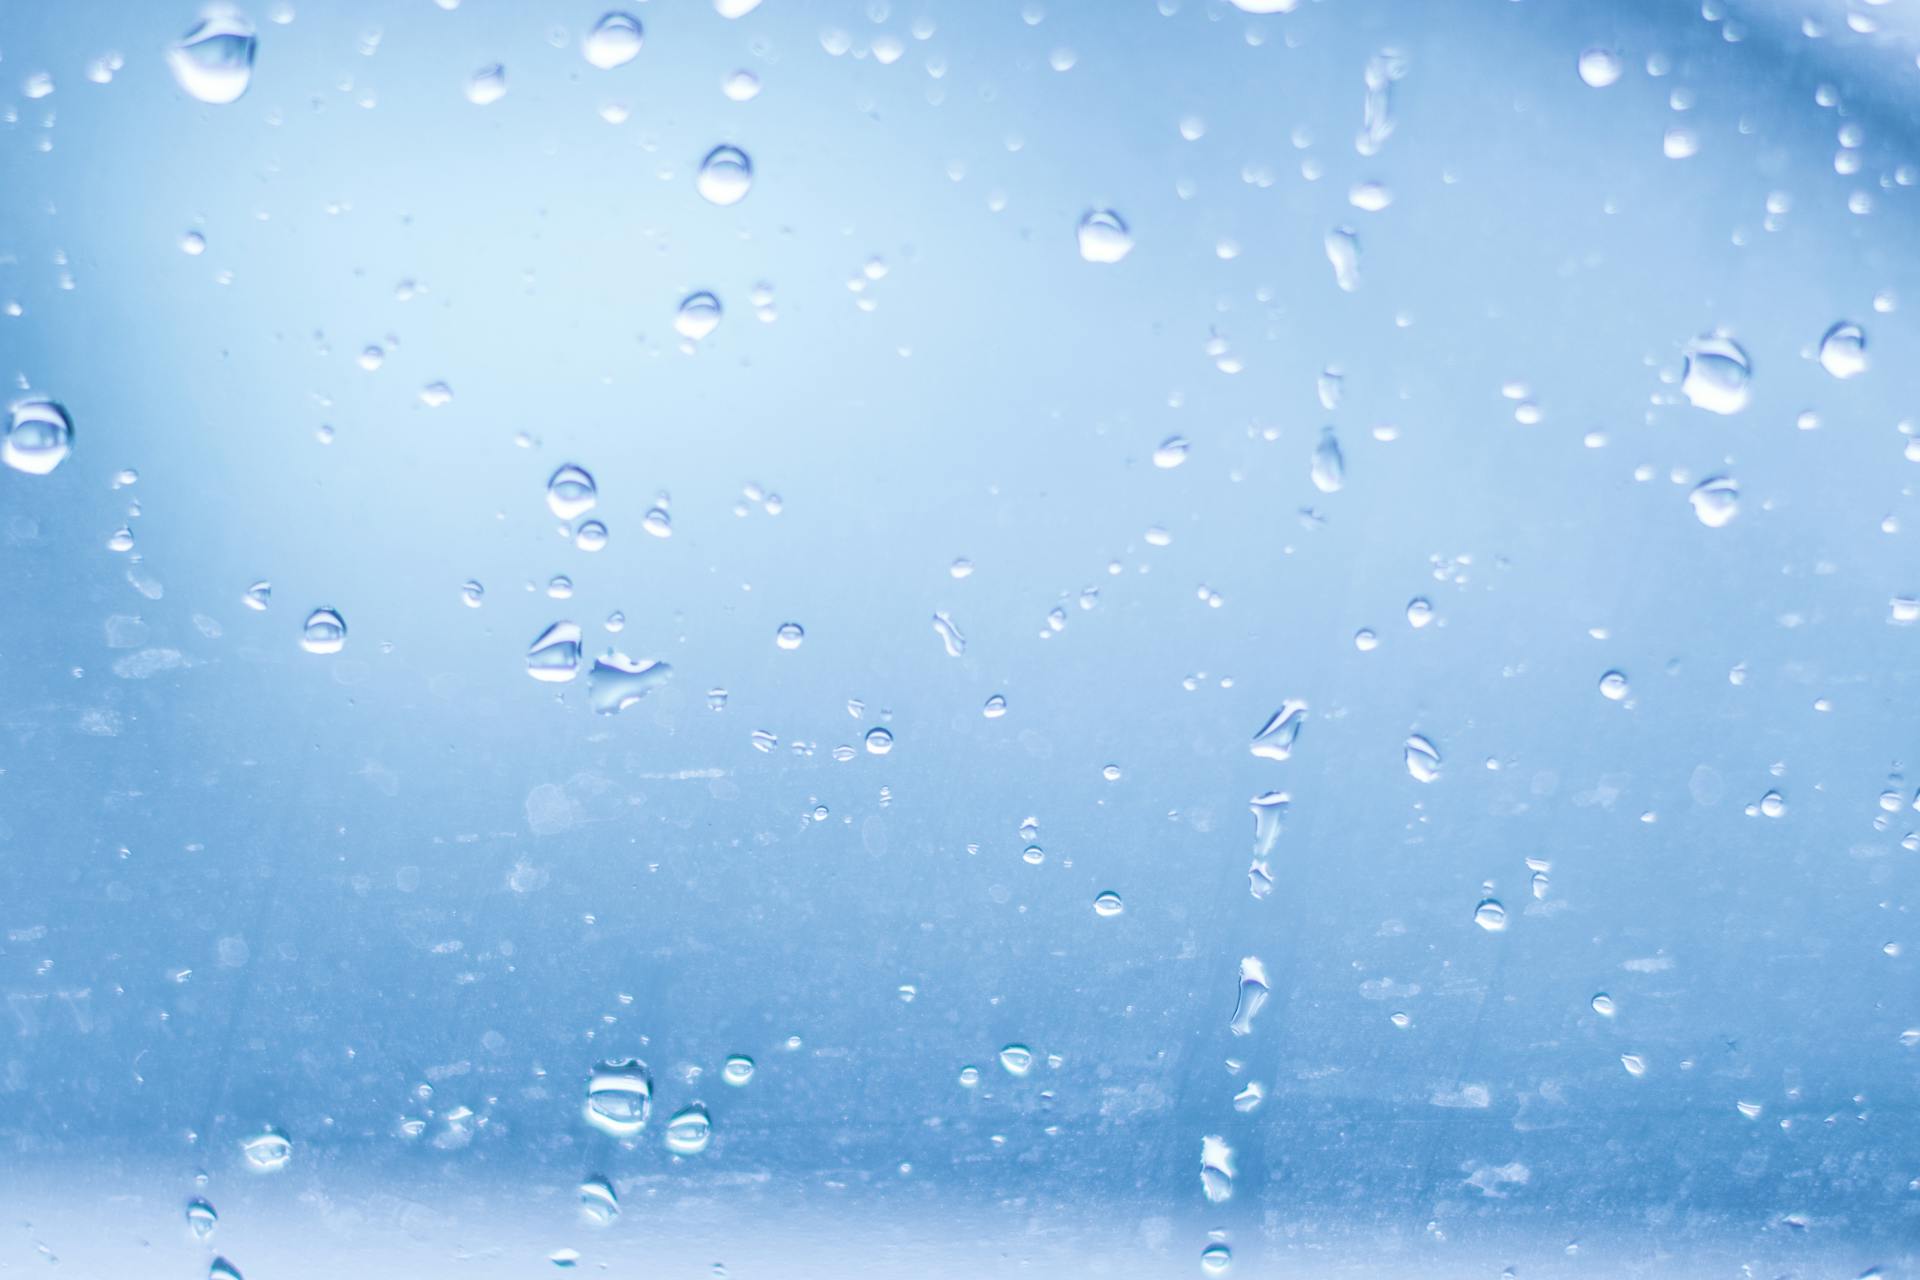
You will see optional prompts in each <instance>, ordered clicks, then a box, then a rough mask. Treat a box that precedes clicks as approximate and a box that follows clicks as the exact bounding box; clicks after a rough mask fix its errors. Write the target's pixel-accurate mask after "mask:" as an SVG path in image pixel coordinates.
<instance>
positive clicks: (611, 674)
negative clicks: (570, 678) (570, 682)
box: [587, 653, 673, 716]
mask: <svg viewBox="0 0 1920 1280" xmlns="http://www.w3.org/2000/svg"><path fill="white" fill-rule="evenodd" d="M672 675H673V668H672V667H670V666H668V665H667V664H666V663H664V662H660V661H657V660H654V659H642V660H636V659H633V658H629V657H628V656H627V655H626V654H624V653H608V654H607V655H606V656H605V657H602V658H595V659H594V660H593V670H592V672H590V673H589V675H588V677H587V680H588V687H589V691H590V694H591V697H592V700H593V709H594V711H595V712H596V713H597V714H599V715H603V716H610V715H614V714H616V713H618V712H621V711H625V710H626V709H627V708H628V707H631V706H632V705H633V704H634V703H636V702H638V701H640V699H642V698H644V697H646V696H647V695H648V694H649V693H652V692H653V691H654V690H655V689H657V688H659V687H660V686H661V685H663V684H665V683H666V682H667V681H668V680H669V679H670V678H671V677H672Z"/></svg>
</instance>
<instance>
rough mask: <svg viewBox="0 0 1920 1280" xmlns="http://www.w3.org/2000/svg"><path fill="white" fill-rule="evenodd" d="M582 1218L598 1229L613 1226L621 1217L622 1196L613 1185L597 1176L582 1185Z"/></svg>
mask: <svg viewBox="0 0 1920 1280" xmlns="http://www.w3.org/2000/svg"><path fill="white" fill-rule="evenodd" d="M580 1216H581V1218H583V1219H584V1220H585V1221H587V1222H589V1223H592V1224H593V1225H594V1226H596V1227H608V1226H612V1225H613V1220H614V1219H615V1218H617V1217H619V1216H620V1196H619V1193H618V1192H616V1191H615V1190H614V1189H613V1183H612V1182H610V1181H609V1180H607V1179H606V1178H605V1177H603V1176H601V1175H600V1174H595V1175H593V1176H592V1177H590V1178H588V1179H586V1180H585V1181H583V1182H581V1184H580Z"/></svg>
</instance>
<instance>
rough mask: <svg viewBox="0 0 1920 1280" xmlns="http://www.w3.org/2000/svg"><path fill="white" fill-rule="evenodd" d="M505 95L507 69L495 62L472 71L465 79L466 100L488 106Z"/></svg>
mask: <svg viewBox="0 0 1920 1280" xmlns="http://www.w3.org/2000/svg"><path fill="white" fill-rule="evenodd" d="M506 96H507V69H506V68H505V67H503V66H501V65H500V64H499V63H497V62H495V63H492V64H490V65H488V66H484V67H482V68H480V69H479V70H478V71H476V72H474V73H473V75H472V77H471V78H470V79H468V81H467V101H468V102H471V103H472V104H473V105H474V106H476V107H490V106H492V105H493V104H494V103H496V102H498V101H500V99H502V98H504V97H506Z"/></svg>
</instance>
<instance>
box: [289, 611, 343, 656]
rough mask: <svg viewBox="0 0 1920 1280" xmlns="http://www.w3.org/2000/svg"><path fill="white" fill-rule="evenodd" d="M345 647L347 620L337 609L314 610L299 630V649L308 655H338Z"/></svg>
mask: <svg viewBox="0 0 1920 1280" xmlns="http://www.w3.org/2000/svg"><path fill="white" fill-rule="evenodd" d="M346 645H347V620H346V619H345V618H343V617H341V616H340V611H339V610H338V609H326V608H320V609H315V610H314V611H313V612H312V613H310V614H308V615H307V621H306V623H305V625H304V626H303V627H302V628H301V630H300V647H301V648H302V649H305V650H306V651H307V652H308V653H338V652H340V650H342V649H344V648H346Z"/></svg>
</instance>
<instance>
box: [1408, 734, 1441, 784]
mask: <svg viewBox="0 0 1920 1280" xmlns="http://www.w3.org/2000/svg"><path fill="white" fill-rule="evenodd" d="M1406 759H1407V773H1408V775H1409V776H1411V777H1412V778H1413V780H1414V781H1415V782H1432V781H1433V780H1434V779H1435V778H1438V777H1439V776H1440V749H1439V748H1438V747H1436V746H1434V745H1433V743H1431V742H1429V741H1427V739H1426V738H1424V737H1422V736H1421V735H1419V734H1417V733H1416V734H1412V735H1410V736H1409V737H1408V738H1407V750H1406Z"/></svg>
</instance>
